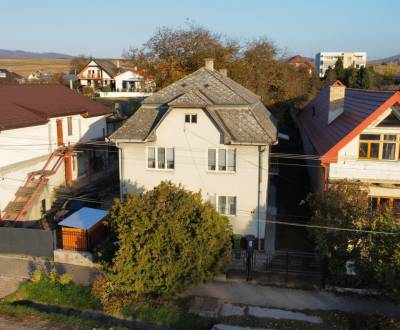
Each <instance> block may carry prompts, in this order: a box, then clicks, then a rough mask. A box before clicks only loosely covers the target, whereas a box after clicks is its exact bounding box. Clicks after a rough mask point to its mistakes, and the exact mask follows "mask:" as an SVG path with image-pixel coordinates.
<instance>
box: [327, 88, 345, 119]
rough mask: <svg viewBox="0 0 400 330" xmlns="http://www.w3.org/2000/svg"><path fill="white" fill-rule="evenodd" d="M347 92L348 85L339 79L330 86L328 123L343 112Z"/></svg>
mask: <svg viewBox="0 0 400 330" xmlns="http://www.w3.org/2000/svg"><path fill="white" fill-rule="evenodd" d="M345 92H346V86H345V85H343V84H342V83H341V82H340V81H339V80H337V81H335V82H334V83H333V84H332V85H331V86H330V87H329V113H328V125H329V124H330V123H331V122H333V121H334V120H335V119H336V118H337V117H339V116H340V115H341V114H342V113H343V111H344V95H345Z"/></svg>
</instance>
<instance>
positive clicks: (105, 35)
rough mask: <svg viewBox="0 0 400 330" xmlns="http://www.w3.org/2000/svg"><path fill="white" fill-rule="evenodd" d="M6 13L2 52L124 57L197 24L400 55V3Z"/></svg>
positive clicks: (211, 3)
mask: <svg viewBox="0 0 400 330" xmlns="http://www.w3.org/2000/svg"><path fill="white" fill-rule="evenodd" d="M0 13H1V18H0V48H2V49H12V50H14V49H22V50H28V51H38V52H43V51H54V52H62V53H67V54H72V55H76V54H81V53H83V54H86V55H92V56H97V57H118V56H120V55H121V53H122V51H123V49H124V48H125V49H128V48H129V46H130V45H133V46H140V45H141V44H142V43H143V42H144V41H146V40H147V39H148V38H149V37H150V36H151V35H152V34H153V33H154V32H155V30H156V29H157V27H160V26H170V27H179V26H184V25H185V22H186V21H187V20H191V21H194V22H196V23H197V24H199V25H202V26H204V27H207V28H209V29H211V30H213V31H215V32H220V33H223V34H226V35H229V36H231V37H234V38H237V39H239V40H241V41H246V40H248V39H252V38H256V37H260V36H266V37H268V38H270V39H271V40H273V41H274V42H275V43H276V45H277V46H278V47H280V48H287V49H288V51H289V53H290V54H297V53H299V54H303V55H306V56H314V54H315V53H316V52H318V51H320V50H326V51H330V50H331V51H332V50H357V51H364V50H365V51H367V52H368V58H369V59H376V58H382V57H387V56H391V55H395V54H399V53H400V26H399V23H400V21H399V13H400V1H399V0H336V1H323V0H320V1H316V0H180V1H179V0H164V1H163V0H141V1H136V0H131V1H128V0H126V1H125V0H107V1H105V0H104V1H103V0H90V1H89V0H67V1H66V0H34V1H32V0H1V1H0Z"/></svg>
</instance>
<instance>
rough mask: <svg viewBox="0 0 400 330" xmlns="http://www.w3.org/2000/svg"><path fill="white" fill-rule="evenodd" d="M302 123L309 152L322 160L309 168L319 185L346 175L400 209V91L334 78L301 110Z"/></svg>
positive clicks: (318, 187) (374, 197) (320, 187)
mask: <svg viewBox="0 0 400 330" xmlns="http://www.w3.org/2000/svg"><path fill="white" fill-rule="evenodd" d="M298 124H299V128H300V131H301V135H302V139H303V145H304V152H305V153H306V154H308V155H315V156H316V159H317V161H310V163H311V165H317V166H316V167H309V170H310V174H311V180H312V184H313V187H314V190H316V191H322V190H324V189H326V187H327V185H328V184H329V183H330V182H333V181H335V180H341V179H346V180H350V181H354V182H360V183H365V184H367V185H368V187H369V194H370V196H371V200H372V201H373V202H374V203H375V204H377V205H378V206H379V205H383V204H389V205H393V206H394V207H396V209H397V210H398V211H400V92H386V91H370V90H362V89H353V88H346V86H344V85H343V84H342V83H341V82H340V81H335V82H333V83H331V84H329V85H328V86H327V87H326V88H325V89H323V90H322V91H321V92H320V94H319V95H317V97H315V98H314V99H313V100H312V101H311V102H310V103H309V104H308V105H307V106H306V107H305V109H303V110H302V111H301V112H300V113H299V114H298ZM312 163H313V164H312ZM319 165H320V167H319Z"/></svg>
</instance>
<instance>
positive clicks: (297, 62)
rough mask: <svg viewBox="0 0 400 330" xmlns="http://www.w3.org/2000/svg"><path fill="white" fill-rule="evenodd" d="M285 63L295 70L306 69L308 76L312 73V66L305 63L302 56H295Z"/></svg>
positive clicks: (308, 62) (309, 63) (307, 62)
mask: <svg viewBox="0 0 400 330" xmlns="http://www.w3.org/2000/svg"><path fill="white" fill-rule="evenodd" d="M287 63H289V64H290V65H292V66H294V67H295V68H296V69H300V68H302V69H306V70H307V72H308V73H309V74H311V73H312V72H313V71H314V65H313V64H312V63H311V62H310V61H307V60H306V59H305V58H304V57H303V56H301V55H296V56H293V57H291V58H289V59H288V60H287Z"/></svg>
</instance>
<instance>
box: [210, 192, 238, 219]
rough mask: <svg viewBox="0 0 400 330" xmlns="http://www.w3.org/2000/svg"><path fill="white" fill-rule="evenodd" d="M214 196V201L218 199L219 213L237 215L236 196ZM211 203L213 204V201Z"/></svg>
mask: <svg viewBox="0 0 400 330" xmlns="http://www.w3.org/2000/svg"><path fill="white" fill-rule="evenodd" d="M212 198H213V199H212V200H213V201H214V202H215V200H216V201H217V205H216V208H217V210H218V212H219V213H221V214H225V215H236V196H218V198H215V197H214V196H212ZM210 201H211V199H210ZM211 203H212V204H213V202H212V201H211ZM213 205H215V204H213Z"/></svg>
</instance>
